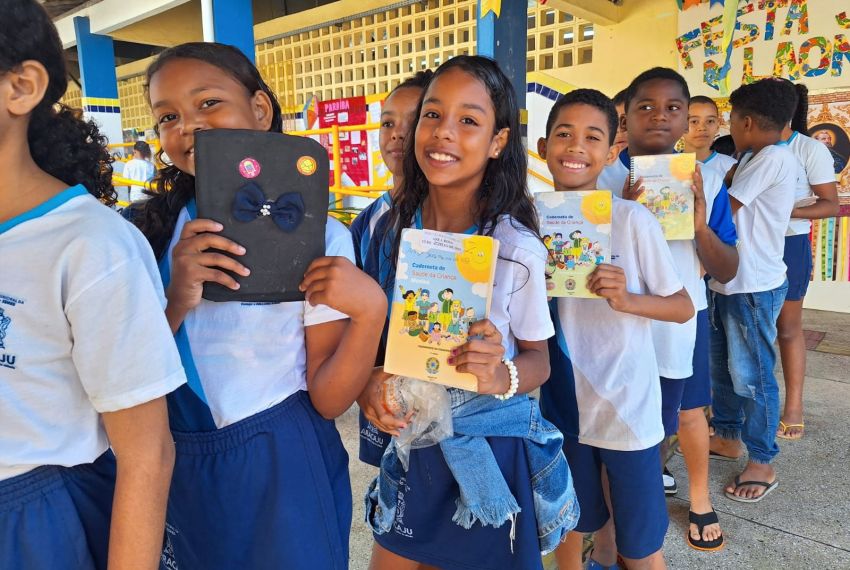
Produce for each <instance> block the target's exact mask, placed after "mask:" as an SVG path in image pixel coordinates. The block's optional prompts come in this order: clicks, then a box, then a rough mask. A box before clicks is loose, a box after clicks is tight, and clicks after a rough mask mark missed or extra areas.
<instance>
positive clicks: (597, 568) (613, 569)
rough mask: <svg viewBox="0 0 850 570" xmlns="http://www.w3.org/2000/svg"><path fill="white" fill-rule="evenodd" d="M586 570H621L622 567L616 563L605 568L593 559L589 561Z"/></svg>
mask: <svg viewBox="0 0 850 570" xmlns="http://www.w3.org/2000/svg"><path fill="white" fill-rule="evenodd" d="M585 569H586V570H621V569H620V566H619V565H618V564H617V563H616V562H615V563H614V564H613V565H612V566H603V565H602V564H600V563H599V562H597V561H596V560H594V559H593V558H588V559H587V565H586V566H585Z"/></svg>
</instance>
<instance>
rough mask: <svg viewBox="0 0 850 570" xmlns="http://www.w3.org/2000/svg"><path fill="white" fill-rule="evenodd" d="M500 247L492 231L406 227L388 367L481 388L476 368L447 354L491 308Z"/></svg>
mask: <svg viewBox="0 0 850 570" xmlns="http://www.w3.org/2000/svg"><path fill="white" fill-rule="evenodd" d="M498 253H499V242H498V240H495V239H493V238H492V237H488V236H480V235H468V234H453V233H447V232H435V231H431V230H417V229H410V228H408V229H405V230H402V232H401V246H400V248H399V254H398V265H397V267H396V275H395V295H394V297H393V302H392V308H391V310H390V324H389V331H388V333H387V351H386V358H385V360H384V371H386V372H389V373H390V374H397V375H399V376H406V377H409V378H418V379H420V380H427V381H431V382H436V383H438V384H444V385H446V386H454V387H455V388H462V389H464V390H470V391H476V390H477V389H478V380H477V379H476V377H475V376H474V375H473V374H469V373H465V372H457V371H456V370H455V367H454V366H452V365H450V364H449V363H448V362H447V359H448V357H449V353H450V352H451V350H452V349H453V348H455V347H456V346H460V345H462V344H464V343H465V342H466V340H467V337H468V335H469V326H470V325H471V324H472V323H474V322H475V321H477V320H479V319H484V318H487V316H488V315H489V313H490V300H491V299H492V295H493V276H494V274H495V271H496V259H497V258H498Z"/></svg>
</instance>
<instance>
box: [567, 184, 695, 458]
mask: <svg viewBox="0 0 850 570" xmlns="http://www.w3.org/2000/svg"><path fill="white" fill-rule="evenodd" d="M611 219H612V221H613V224H614V228H615V231H612V232H611V263H612V264H613V265H616V266H618V267H621V268H622V269H623V271H624V272H625V275H626V287H627V289H628V291H629V292H630V293H635V294H638V295H658V296H662V297H667V296H669V295H672V294H674V293H676V292H677V291H679V290H681V289H682V287H683V285H682V281H681V279H679V277H678V275H677V271H676V267H675V265H674V263H673V257H672V256H671V254H670V248H669V247H667V242H666V241H664V235H663V233H662V231H661V226H660V225H659V224H658V221H657V220H656V219H655V217H654V216H653V215H652V213H650V211H649V210H647V209H646V208H645V207H644V206H642V205H641V204H638V203H637V202H632V201H629V200H622V199H620V198H614V202H613V205H612V218H611ZM558 319H559V322H560V323H559V324H560V326H559V330H560V331H561V332H562V334H563V336H564V341H565V344H566V347H569V358H570V360H571V361H572V365H573V373H574V376H575V397H576V409H577V410H578V434H577V435H578V441H579V443H584V444H586V445H592V446H594V447H600V448H603V449H613V450H617V451H638V450H642V449H647V448H650V447H652V446H653V445H656V444H657V443H658V442H659V441H661V440H662V439H663V438H664V427H663V426H662V424H661V385H660V384H659V383H658V376H659V373H658V364H657V361H656V357H655V351H654V350H652V347H653V340H652V330H651V322H652V321H651V320H650V319H647V318H644V317H638V316H636V315H631V314H628V313H620V312H617V311H614V310H613V309H612V308H611V307H610V306H609V305H608V302H607V301H606V300H604V299H575V298H569V297H567V298H559V299H558ZM560 344H561V343H560V342H559V345H560ZM562 350H563V347H562ZM565 407H566V408H567V409H568V408H569V405H566V406H565ZM566 435H573V434H566Z"/></svg>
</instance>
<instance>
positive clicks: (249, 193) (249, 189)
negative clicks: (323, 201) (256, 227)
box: [232, 182, 304, 232]
mask: <svg viewBox="0 0 850 570" xmlns="http://www.w3.org/2000/svg"><path fill="white" fill-rule="evenodd" d="M232 213H233V217H234V218H235V219H237V220H238V221H240V222H252V221H254V220H255V219H257V218H259V217H262V216H271V218H272V220H274V223H275V224H276V225H277V227H279V228H280V229H281V230H283V231H285V232H291V231H294V230H295V228H297V227H298V226H299V225H301V220H303V219H304V199H303V198H302V197H301V194H299V193H298V192H287V193H285V194H281V195H280V196H278V198H277V200H267V199H266V195H265V193H264V192H263V189H262V188H260V187H259V186H258V185H257V184H256V183H255V182H249V183H247V184H245V185H244V186H242V187H241V188H240V189H239V190H237V191H236V196H235V197H234V198H233V207H232Z"/></svg>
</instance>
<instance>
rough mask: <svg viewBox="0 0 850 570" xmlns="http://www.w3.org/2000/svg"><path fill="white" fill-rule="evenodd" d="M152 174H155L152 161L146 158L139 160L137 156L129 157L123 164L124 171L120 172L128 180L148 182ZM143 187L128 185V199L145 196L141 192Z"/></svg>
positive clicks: (137, 198) (133, 199)
mask: <svg viewBox="0 0 850 570" xmlns="http://www.w3.org/2000/svg"><path fill="white" fill-rule="evenodd" d="M154 174H156V167H155V166H154V165H153V163H152V162H150V161H148V160H140V159H138V158H131V159H130V160H128V161H127V164H125V165H124V172H123V173H122V176H123V177H124V178H127V179H128V180H138V181H140V182H149V181H150V180H152V179H153V176H154ZM143 189H144V187H142V186H137V185H133V186H130V201H131V202H132V201H135V200H140V199H143V198H145V197H146V196H145V194H143V193H142V190H143Z"/></svg>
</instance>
